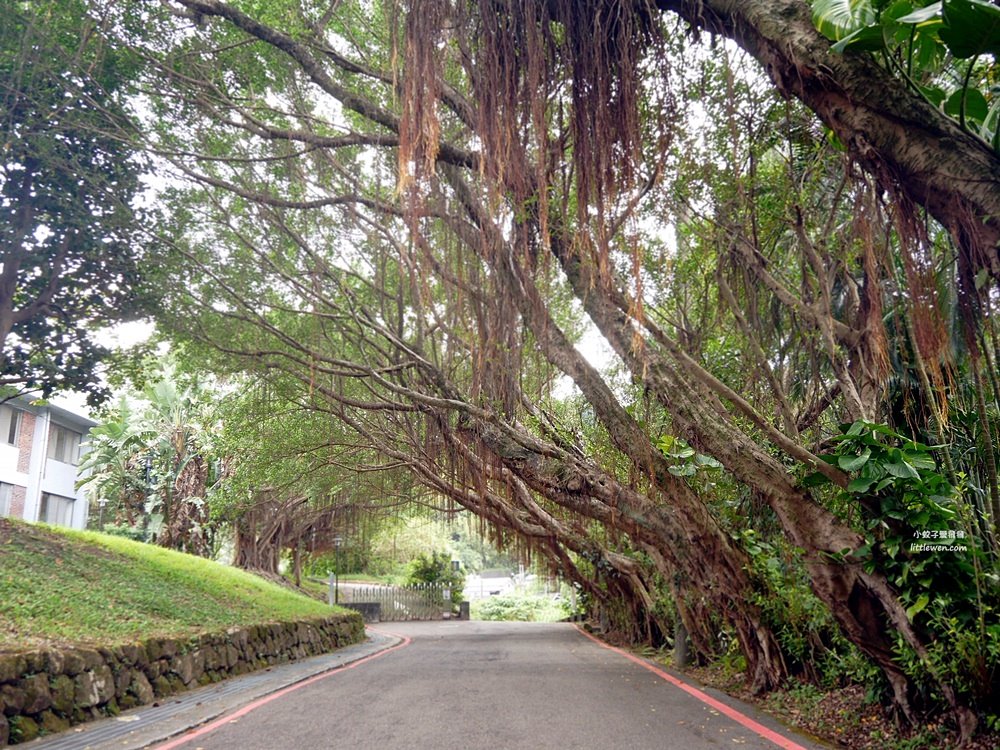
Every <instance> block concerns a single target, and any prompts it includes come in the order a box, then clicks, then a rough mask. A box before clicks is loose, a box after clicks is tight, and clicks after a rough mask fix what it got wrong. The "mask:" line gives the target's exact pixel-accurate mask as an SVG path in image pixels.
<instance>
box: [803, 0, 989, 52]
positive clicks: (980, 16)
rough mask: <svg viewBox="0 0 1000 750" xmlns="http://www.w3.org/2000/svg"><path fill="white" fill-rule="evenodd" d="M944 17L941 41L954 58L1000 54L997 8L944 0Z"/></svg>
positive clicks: (972, 0) (966, 0) (977, 0)
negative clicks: (986, 53) (985, 53)
mask: <svg viewBox="0 0 1000 750" xmlns="http://www.w3.org/2000/svg"><path fill="white" fill-rule="evenodd" d="M814 12H815V11H814ZM943 17H944V26H943V27H942V28H941V32H940V34H941V41H943V42H944V43H945V44H946V45H947V46H948V49H949V50H951V53H952V54H953V55H954V56H955V57H957V58H959V59H964V58H968V57H975V56H976V55H981V54H983V53H984V52H988V53H990V54H992V55H995V56H1000V8H998V7H996V6H995V5H992V4H991V3H987V2H983V0H944V2H943Z"/></svg>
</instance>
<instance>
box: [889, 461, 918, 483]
mask: <svg viewBox="0 0 1000 750" xmlns="http://www.w3.org/2000/svg"><path fill="white" fill-rule="evenodd" d="M884 467H885V470H886V471H887V472H889V473H890V474H892V475H893V476H894V477H899V478H900V479H920V474H918V473H917V470H916V469H914V468H913V467H912V466H910V465H909V464H908V463H907V462H906V461H895V462H893V463H887V464H884Z"/></svg>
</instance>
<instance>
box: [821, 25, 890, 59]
mask: <svg viewBox="0 0 1000 750" xmlns="http://www.w3.org/2000/svg"><path fill="white" fill-rule="evenodd" d="M884 47H885V35H884V34H883V32H882V27H881V26H865V27H863V28H860V29H858V30H857V31H852V32H851V33H850V34H848V35H847V36H845V37H844V38H843V39H841V40H840V41H839V42H837V43H836V44H835V45H833V46H832V47H831V48H830V49H832V50H833V51H834V52H836V53H838V54H843V53H844V51H845V50H848V49H849V50H853V51H855V52H875V51H876V50H880V49H883V48H884Z"/></svg>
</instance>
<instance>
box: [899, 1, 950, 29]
mask: <svg viewBox="0 0 1000 750" xmlns="http://www.w3.org/2000/svg"><path fill="white" fill-rule="evenodd" d="M941 10H942V8H941V3H940V2H938V3H931V4H930V5H928V6H927V7H925V8H917V9H916V10H915V11H913V12H912V13H908V14H906V15H905V16H900V17H899V18H897V19H896V20H897V21H898V22H899V23H912V24H921V23H927V22H928V21H932V20H934V19H940V18H941Z"/></svg>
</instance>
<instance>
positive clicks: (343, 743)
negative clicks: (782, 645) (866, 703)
mask: <svg viewBox="0 0 1000 750" xmlns="http://www.w3.org/2000/svg"><path fill="white" fill-rule="evenodd" d="M382 630H384V631H387V632H391V633H394V634H397V635H400V636H404V637H405V638H406V639H407V641H406V643H405V644H404V645H402V646H400V647H397V648H396V649H394V650H392V651H390V652H387V653H384V654H382V655H381V656H378V657H376V658H372V659H370V660H368V661H366V662H364V663H361V664H358V665H356V667H355V668H351V669H347V670H344V671H340V672H334V673H332V674H329V675H327V676H324V677H322V678H321V679H317V680H315V681H312V682H310V683H309V684H306V685H304V686H302V687H300V688H298V689H294V690H290V691H288V692H285V693H284V694H282V695H280V696H278V697H272V698H271V699H266V702H263V703H262V704H261V705H259V706H257V705H251V706H248V707H246V708H245V709H243V711H241V712H240V713H239V714H238V715H232V716H230V717H228V718H225V719H223V720H221V721H220V722H216V724H218V726H216V727H215V728H212V725H209V726H208V727H205V728H202V729H200V730H197V731H196V732H195V733H193V734H188V735H186V736H185V737H183V738H179V739H176V740H173V741H171V742H169V743H166V744H162V745H160V746H159V747H160V748H162V749H163V750H174V749H175V748H177V749H182V750H198V749H200V750H258V749H259V750H282V749H285V748H287V749H289V750H319V749H321V748H377V749H378V750H393V749H394V748H406V749H407V750H414V749H415V750H425V749H427V750H430V749H436V748H461V749H462V750H479V749H480V748H482V749H484V750H485V749H486V748H489V750H503V749H504V748H600V749H601V750H605V749H615V750H618V749H619V748H657V749H659V750H671V749H672V748H676V750H707V749H708V748H769V749H773V748H775V747H785V748H788V750H793V749H794V748H807V749H808V750H814V749H816V748H820V747H821V746H820V745H818V744H813V743H811V742H810V741H809V740H807V739H805V738H803V737H801V736H798V735H795V734H793V733H791V732H788V731H786V730H783V729H781V728H780V725H778V724H777V723H776V722H773V721H770V720H768V719H765V718H762V717H761V716H760V715H758V714H755V713H753V710H752V709H750V708H747V707H746V706H742V705H740V704H738V703H736V702H734V701H731V700H729V699H723V698H722V697H721V696H720V695H719V694H717V693H712V692H711V691H709V695H708V699H709V701H712V700H713V699H714V700H716V701H723V702H725V703H726V705H722V703H718V702H717V703H716V704H715V705H711V704H706V703H705V702H703V701H702V700H700V699H699V698H698V697H696V696H693V695H691V694H689V693H688V692H685V691H684V689H682V688H680V687H678V686H677V685H675V684H672V683H670V682H668V681H667V679H670V677H669V676H667V675H665V676H660V675H658V674H655V673H654V672H651V671H648V669H646V668H644V667H643V666H642V665H641V664H638V663H636V662H635V661H632V660H629V658H627V656H626V655H625V654H623V653H620V652H616V651H613V650H609V649H607V648H604V647H602V646H601V645H600V644H598V643H595V642H593V641H591V640H590V639H588V638H587V637H586V636H584V635H583V634H581V633H580V632H579V631H577V630H576V629H575V628H573V627H572V626H570V625H566V624H551V625H549V624H534V623H493V622H435V623H394V624H392V625H391V626H390V625H385V626H384V627H382ZM665 677H666V678H667V679H665ZM727 714H729V715H727ZM733 717H737V718H733ZM738 717H743V718H738ZM739 721H743V722H744V724H747V723H749V725H750V726H749V727H748V726H745V725H744V724H740V723H738V722H739ZM758 722H759V723H758ZM768 733H770V735H769V734H768ZM779 734H780V735H782V736H784V737H785V738H789V739H786V740H783V739H782V738H781V737H779V736H778V735H779ZM762 735H763V736H762ZM768 736H770V737H771V738H770V739H768V738H767V737H768Z"/></svg>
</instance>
